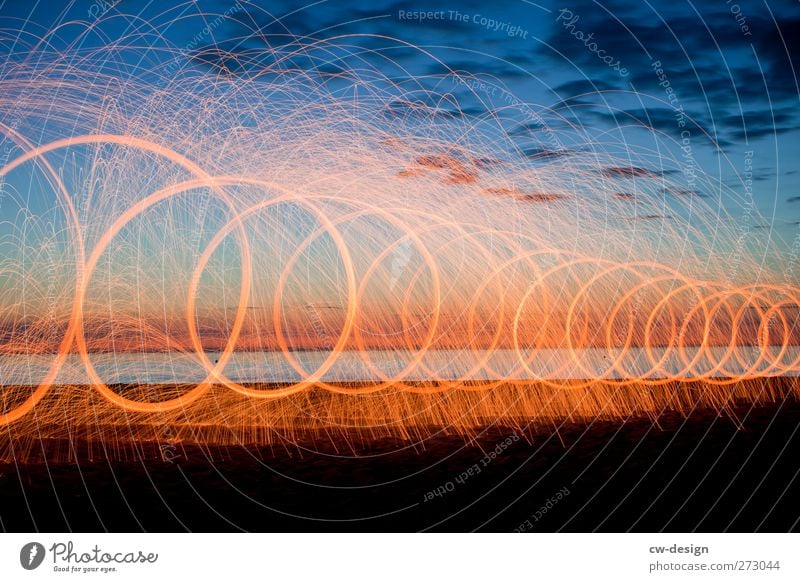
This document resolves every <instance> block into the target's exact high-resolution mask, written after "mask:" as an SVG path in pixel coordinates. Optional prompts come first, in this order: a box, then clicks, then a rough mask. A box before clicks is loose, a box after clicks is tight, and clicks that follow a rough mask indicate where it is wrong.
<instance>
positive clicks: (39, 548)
mask: <svg viewBox="0 0 800 582" xmlns="http://www.w3.org/2000/svg"><path fill="white" fill-rule="evenodd" d="M44 554H45V551H44V546H43V545H42V544H40V543H39V542H30V543H27V544H25V545H24V546H22V549H21V550H20V551H19V563H20V564H22V567H23V568H25V569H26V570H35V569H36V568H38V567H39V566H41V565H42V562H43V561H44Z"/></svg>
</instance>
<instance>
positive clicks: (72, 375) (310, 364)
mask: <svg viewBox="0 0 800 582" xmlns="http://www.w3.org/2000/svg"><path fill="white" fill-rule="evenodd" d="M575 353H576V354H577V356H578V359H579V361H580V363H581V364H580V365H577V364H575V363H574V361H573V360H572V359H571V358H570V353H569V351H568V350H561V349H549V350H540V351H538V352H536V354H535V355H533V356H532V358H531V361H530V363H529V368H530V370H531V371H532V372H531V371H528V370H526V369H525V368H524V367H523V366H522V365H521V364H520V361H519V358H518V356H517V354H516V352H515V351H514V350H496V351H494V352H492V353H491V354H490V355H489V357H488V360H487V364H486V365H485V366H481V367H478V368H477V369H474V368H475V367H476V364H477V363H478V362H480V360H481V359H482V358H484V357H486V352H480V351H459V350H435V351H430V352H428V353H427V354H426V355H425V357H424V358H423V360H422V365H417V366H416V367H415V368H414V369H413V370H412V371H411V373H408V374H404V375H403V377H404V378H405V379H407V380H430V379H432V378H433V379H441V380H447V379H455V378H465V379H470V380H494V379H498V378H509V379H532V378H548V379H586V378H590V377H597V376H599V375H600V374H603V373H604V372H606V371H607V370H608V369H609V368H610V366H611V362H612V361H613V359H614V358H615V357H616V353H615V352H612V353H609V352H608V351H607V350H605V349H596V348H590V349H582V350H576V351H575ZM713 353H714V354H715V357H720V356H722V355H723V354H724V353H725V349H724V348H715V349H714V350H713ZM740 353H741V356H742V358H743V359H744V360H745V364H748V363H753V362H755V361H756V359H757V357H758V350H757V349H756V348H745V349H743V350H742V352H740ZM655 354H656V355H657V356H658V357H660V356H661V355H662V354H663V351H661V350H660V349H659V350H656V351H655ZM688 355H689V356H693V355H694V352H692V351H691V350H689V351H688ZM798 355H800V347H798V346H793V347H791V348H790V349H789V350H788V351H787V353H786V355H785V356H784V358H783V362H786V363H788V362H791V361H792V360H794V359H795V358H797V357H798ZM207 356H208V358H209V359H210V360H211V361H212V362H214V361H216V359H217V358H218V357H219V354H218V353H208V354H207ZM293 356H294V357H295V358H296V359H297V361H298V363H299V365H300V366H301V367H302V369H304V370H306V372H307V373H309V374H310V373H312V372H314V371H315V370H316V369H317V368H318V367H319V366H320V365H321V364H322V362H323V361H324V359H325V358H326V357H327V353H323V352H317V351H298V352H293ZM413 357H414V354H413V353H411V352H408V351H377V350H372V351H369V352H365V353H361V352H345V353H344V354H342V355H341V356H340V357H339V358H338V359H337V360H336V362H335V364H334V365H333V366H331V367H330V369H328V371H327V372H325V373H324V374H323V375H322V380H324V381H327V382H369V381H380V380H381V379H382V378H381V374H383V375H385V376H387V377H396V376H398V375H399V374H401V372H403V370H404V368H406V367H407V365H408V363H409V362H410V361H411V359H412V358H413ZM366 358H368V359H369V360H370V361H371V362H372V365H373V366H374V367H375V368H377V370H378V371H379V373H376V372H375V371H374V370H373V369H371V368H370V366H369V365H367V364H366V363H365V361H364V360H365V359H366ZM52 362H53V356H52V355H41V356H39V355H37V356H20V355H11V356H0V384H1V385H9V384H17V385H19V384H25V385H27V384H38V383H39V382H40V381H41V380H42V379H43V378H44V376H45V374H46V373H47V370H48V369H49V367H50V365H51V364H52ZM92 362H93V364H94V367H95V369H96V370H97V372H98V374H99V375H100V377H101V378H103V380H104V381H105V382H106V383H109V384H115V383H144V384H155V383H173V382H175V383H194V382H200V381H202V380H204V379H205V377H206V372H205V371H204V368H203V366H202V364H201V363H200V361H199V359H198V358H197V357H196V356H194V355H186V354H179V353H129V354H110V353H109V354H94V355H93V356H92ZM650 365H651V364H650V362H649V360H648V358H647V355H646V353H645V352H644V350H642V349H639V348H633V349H631V350H629V353H628V354H627V355H626V356H625V359H624V361H623V366H624V368H625V369H626V370H628V371H629V372H630V374H631V375H633V374H635V375H641V374H644V373H646V372H647V371H648V370H649V369H650ZM748 365H749V364H748ZM663 367H664V368H665V369H666V370H668V372H669V374H670V375H675V374H677V373H679V372H680V371H681V370H682V369H683V367H684V365H683V364H682V363H681V361H680V360H679V359H678V357H677V354H675V353H674V351H673V352H672V353H671V355H670V357H669V358H668V360H667V361H666V362H665V363H664V364H663ZM711 367H712V364H711V363H710V362H708V361H707V360H705V358H703V359H702V361H701V362H700V363H699V364H698V366H697V368H698V369H700V370H701V371H704V370H708V369H710V368H711ZM766 367H767V364H765V363H762V365H761V366H759V370H764V369H765V368H766ZM726 369H727V370H728V371H729V372H731V373H738V372H740V371H741V370H744V369H745V367H744V366H743V365H742V364H741V363H739V362H738V361H737V360H736V359H735V358H731V360H730V364H728V365H726ZM224 374H225V375H226V376H227V377H229V378H230V379H232V380H234V381H236V382H242V383H249V382H252V383H290V382H296V381H299V380H301V379H302V376H301V374H300V373H299V372H297V371H296V370H295V369H293V368H292V366H291V365H290V364H289V362H288V361H287V360H286V358H285V357H284V355H283V354H281V353H280V352H238V353H234V354H233V356H232V357H231V359H230V361H229V362H228V364H227V365H226V367H225V369H224ZM791 375H798V373H797V372H796V371H795V372H793V373H792V374H791ZM609 377H610V378H619V377H620V374H619V373H614V374H612V375H610V376H609ZM87 382H88V376H87V374H86V371H85V370H84V368H83V365H82V364H81V362H80V359H79V357H78V356H77V355H71V356H70V357H69V358H68V359H67V361H66V362H65V363H64V365H63V367H62V369H61V371H60V372H59V375H58V377H57V378H56V383H59V384H83V383H87Z"/></svg>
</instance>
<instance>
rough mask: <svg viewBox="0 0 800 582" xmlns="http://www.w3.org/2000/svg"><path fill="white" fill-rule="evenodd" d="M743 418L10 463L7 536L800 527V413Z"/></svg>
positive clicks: (2, 476)
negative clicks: (11, 533)
mask: <svg viewBox="0 0 800 582" xmlns="http://www.w3.org/2000/svg"><path fill="white" fill-rule="evenodd" d="M732 412H733V416H732V417H725V416H720V415H718V414H717V413H716V412H713V411H710V410H700V411H695V412H693V413H692V414H690V415H689V416H688V418H685V417H684V416H682V415H680V414H678V413H667V414H664V415H662V417H661V418H660V419H659V421H658V425H657V426H655V425H654V424H653V422H652V420H651V419H649V418H644V417H642V418H632V419H628V420H627V421H624V422H616V421H602V422H595V423H592V424H590V425H587V424H578V423H575V424H569V425H567V424H565V425H563V426H561V427H560V428H559V430H558V431H557V432H556V431H550V432H549V433H545V432H538V433H535V434H532V435H530V434H529V435H525V434H522V435H520V434H518V433H516V432H514V431H512V430H510V429H508V430H506V429H501V428H491V429H487V430H486V431H485V432H484V434H482V435H481V436H479V437H478V438H477V439H476V440H475V441H473V442H471V443H470V442H465V438H464V437H463V436H459V435H452V436H448V435H444V434H442V435H438V436H435V437H433V438H430V439H428V440H427V441H425V442H424V443H417V444H415V443H410V442H406V441H401V440H397V439H380V440H376V441H373V442H369V443H368V444H363V445H362V446H359V447H354V448H350V447H348V446H347V445H346V444H344V443H341V444H338V443H336V441H335V439H334V440H333V441H331V440H330V439H329V440H328V441H327V442H326V441H325V440H324V439H321V438H319V435H315V436H314V437H313V438H309V439H308V443H307V444H308V445H309V446H308V447H306V446H305V445H302V444H301V445H300V446H299V447H298V446H297V445H296V444H288V443H287V445H286V446H281V445H280V444H278V445H276V444H273V445H272V446H271V447H261V448H258V447H252V446H249V447H236V446H227V447H211V448H206V449H204V448H201V447H197V446H186V445H184V446H182V447H181V448H180V449H178V448H176V449H175V450H171V451H167V453H168V454H167V455H161V458H156V453H157V454H160V453H161V451H151V453H153V454H151V453H147V454H140V453H141V451H139V452H137V449H134V448H130V450H128V451H117V453H120V452H121V453H122V455H121V457H120V456H119V455H118V457H117V458H118V460H116V461H114V462H108V461H106V460H102V459H101V460H95V461H88V460H86V459H85V458H84V459H81V460H79V462H78V463H73V464H69V463H58V464H53V463H49V464H46V463H43V462H39V463H28V464H25V465H19V466H15V465H14V464H3V465H0V499H2V500H3V502H2V505H1V506H0V507H2V509H0V521H1V523H0V528H1V529H2V530H5V531H36V530H38V531H54V532H62V531H104V530H108V531H141V530H145V531H186V530H191V531H217V530H223V531H238V530H240V529H243V530H248V531H418V530H434V531H470V530H475V529H477V530H483V531H514V530H515V529H522V530H527V531H540V532H552V531H595V530H597V531H628V530H633V531H662V530H664V531H695V530H696V531H712V532H713V531H789V530H796V529H797V528H798V519H800V503H799V502H797V499H798V494H800V479H798V478H797V477H798V473H800V434H798V433H799V432H800V404H798V403H797V402H796V401H794V400H786V401H784V402H782V403H775V404H772V405H766V406H757V407H752V408H751V407H746V408H745V407H740V408H738V409H736V410H734V411H732ZM740 422H741V424H740ZM514 439H518V440H514ZM503 443H505V445H503ZM63 446H67V444H66V443H64V445H63ZM493 452H494V454H493ZM172 456H174V457H175V458H173V459H171V461H170V459H169V458H168V457H172ZM80 457H81V455H79V458H80ZM119 459H127V460H119ZM164 459H167V460H164ZM475 467H478V469H479V471H475V469H474V468H475ZM470 468H472V469H473V471H472V472H471V473H470V472H469V469H470ZM565 490H566V491H568V494H564V491H565ZM559 492H562V494H561V497H560V498H558V499H556V498H557V497H558V493H559ZM554 499H555V502H554V501H553V500H554ZM548 505H549V506H550V507H547V506H548ZM543 508H544V510H545V511H544V512H543V511H542V509H543Z"/></svg>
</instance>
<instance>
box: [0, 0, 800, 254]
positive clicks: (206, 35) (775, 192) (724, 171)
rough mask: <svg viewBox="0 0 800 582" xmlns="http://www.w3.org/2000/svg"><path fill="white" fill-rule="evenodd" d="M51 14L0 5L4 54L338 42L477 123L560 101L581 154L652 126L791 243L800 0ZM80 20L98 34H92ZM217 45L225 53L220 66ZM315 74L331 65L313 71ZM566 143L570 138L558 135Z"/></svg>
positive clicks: (467, 1)
mask: <svg viewBox="0 0 800 582" xmlns="http://www.w3.org/2000/svg"><path fill="white" fill-rule="evenodd" d="M56 5H57V2H53V1H50V0H48V1H46V2H45V1H39V2H28V1H24V2H23V1H19V0H16V1H15V0H12V1H5V2H2V3H0V26H1V27H2V35H0V38H2V43H0V52H4V53H6V54H8V53H9V52H17V53H18V52H19V51H20V50H21V47H23V46H24V45H25V44H26V43H27V42H30V41H31V39H32V38H34V37H41V36H43V35H45V34H46V33H47V32H48V31H51V33H53V31H54V33H53V34H51V36H49V37H48V38H49V40H50V41H51V42H52V43H53V44H54V45H55V46H70V45H73V46H74V45H75V44H78V45H81V46H91V45H96V44H102V43H103V42H106V41H107V40H108V39H115V38H121V37H126V36H130V35H134V36H135V35H138V34H149V33H148V31H150V30H152V29H151V27H154V29H155V30H157V32H158V34H157V35H149V36H146V37H142V38H143V39H144V38H146V41H145V42H146V43H149V44H151V45H152V46H158V45H168V46H171V47H173V49H174V48H177V49H179V50H181V51H182V53H184V54H185V56H186V59H187V62H191V63H192V64H191V66H197V67H208V66H212V67H223V68H226V69H227V70H230V71H233V73H234V74H236V73H239V74H245V73H246V72H247V69H248V67H254V66H257V65H258V64H259V63H257V62H256V61H257V60H258V58H259V57H256V56H254V55H259V54H263V49H264V47H265V46H268V47H270V48H272V49H277V50H278V51H280V49H281V48H282V46H283V45H286V46H287V47H289V46H290V43H292V42H294V41H295V39H296V37H303V38H310V39H326V38H332V37H340V36H347V37H348V38H347V39H346V41H339V42H345V43H346V44H348V45H350V46H351V47H354V48H353V49H352V50H365V51H374V52H369V53H366V54H362V55H360V56H359V58H363V59H364V60H365V61H370V62H372V63H373V64H375V66H376V67H378V68H380V69H381V70H383V71H385V73H386V74H387V75H390V76H396V77H397V78H400V77H402V76H403V75H410V76H413V77H416V78H417V79H425V82H426V83H428V84H429V86H431V87H434V88H436V89H437V90H439V91H444V90H447V91H450V92H452V93H454V94H455V95H456V97H457V103H458V110H459V114H462V113H466V114H468V115H476V116H480V115H481V114H482V113H483V112H484V111H483V109H484V108H485V107H486V106H487V104H489V103H491V104H492V105H494V106H498V105H499V106H502V105H503V104H504V103H505V105H509V104H512V105H515V106H516V105H518V104H519V103H522V102H524V103H531V104H535V105H537V106H545V107H553V108H555V113H556V114H557V115H555V116H553V117H550V118H548V123H550V122H551V120H552V123H553V124H554V125H553V127H556V125H557V123H558V122H559V117H560V118H561V119H560V122H561V123H563V124H564V125H567V124H568V123H570V124H574V125H575V126H577V127H578V128H579V129H580V135H581V137H580V138H579V139H578V138H576V140H575V142H574V143H575V144H577V145H580V142H581V140H583V141H587V140H588V141H589V142H591V143H607V144H617V145H619V144H625V145H631V146H633V147H634V148H636V149H638V150H640V151H649V150H651V149H652V150H653V151H654V155H655V154H656V153H658V151H657V147H658V146H656V145H654V144H655V142H654V141H653V139H652V131H653V130H655V131H657V132H660V135H662V136H663V137H664V138H666V141H667V142H669V141H673V142H674V145H675V148H674V150H673V151H671V152H670V154H669V155H671V156H672V157H673V159H676V160H678V161H679V162H681V161H682V163H684V164H686V163H688V162H687V159H688V158H687V157H686V156H685V155H683V153H682V151H681V146H682V145H684V146H686V145H688V146H689V148H690V156H691V163H693V164H695V163H696V164H697V165H698V166H699V168H701V169H702V171H703V172H705V173H707V174H708V175H709V176H712V177H714V178H719V179H720V180H722V182H723V183H725V184H726V185H727V186H729V187H731V188H732V189H733V191H735V192H736V193H738V194H739V195H741V196H743V197H745V198H746V197H747V196H748V192H749V190H748V185H747V184H745V183H744V180H743V179H744V178H745V175H744V174H745V172H748V171H750V169H752V172H753V175H752V179H753V182H752V197H753V201H754V203H755V205H756V207H757V208H758V209H759V210H760V212H761V213H762V214H763V215H764V217H765V219H764V220H760V221H756V222H754V223H753V224H751V225H749V227H750V228H752V229H760V230H762V231H763V234H764V235H766V236H771V233H772V232H773V231H774V232H775V233H776V234H779V235H780V236H781V237H782V238H784V239H785V240H786V241H788V243H789V244H791V241H792V240H793V239H794V238H795V236H797V234H798V233H800V223H799V221H800V173H799V172H798V170H800V163H798V157H799V156H800V147H798V136H800V131H799V130H800V108H799V107H798V99H799V98H800V89H799V88H798V77H797V69H796V67H797V65H796V63H797V62H798V61H799V60H798V45H800V3H798V2H796V1H793V0H770V1H769V2H763V1H761V2H755V1H751V2H748V1H745V0H740V1H738V2H734V1H730V2H726V1H725V0H718V1H716V0H715V1H713V2H696V3H692V2H688V1H686V0H670V1H659V2H648V1H647V0H643V1H642V2H639V1H625V2H623V1H620V0H612V1H603V2H594V1H592V0H569V1H568V2H563V3H562V2H558V3H554V2H528V1H525V0H497V1H494V2H478V1H471V0H457V1H451V2H441V1H438V0H426V1H424V2H402V1H400V2H398V1H391V0H390V1H386V0H369V1H320V2H315V3H309V4H303V3H298V2H289V1H282V2H281V1H263V2H254V3H252V4H244V3H243V4H242V5H241V6H237V5H235V4H234V3H233V2H228V1H226V0H213V1H212V0H209V1H207V2H206V1H198V2H187V3H174V4H173V3H166V2H163V1H157V2H156V1H152V2H149V1H147V0H120V1H118V2H114V1H113V0H112V1H111V2H106V1H105V0H98V1H94V2H91V1H88V0H86V1H76V2H71V3H65V4H64V5H63V6H64V7H63V9H61V10H60V11H59V9H57V8H56ZM226 13H227V16H224V17H221V16H220V15H221V14H226ZM423 16H424V18H423ZM98 22H99V25H97V23H98ZM87 26H96V28H94V29H93V30H92V31H91V32H90V33H88V34H87ZM20 31H23V32H21V33H20ZM381 37H391V38H392V39H398V40H399V41H402V42H407V43H410V44H411V45H415V47H416V48H412V47H407V46H404V45H403V44H402V42H400V43H398V40H387V39H384V38H381ZM217 49H223V50H225V51H226V53H225V55H226V56H225V57H224V58H219V52H218V51H217ZM420 49H422V51H424V52H422V51H421V50H420ZM287 50H288V48H287ZM198 53H200V54H201V55H202V57H201V58H198V57H197V55H198ZM425 53H430V54H425ZM273 54H274V53H273ZM237 59H238V60H237ZM387 59H390V61H391V64H388V63H389V61H388V60H387ZM437 59H438V60H440V61H441V62H437ZM299 66H303V65H299ZM315 66H318V67H320V68H321V69H325V67H328V69H330V70H335V67H336V65H335V63H330V64H327V65H325V64H320V62H319V61H317V62H316V63H315ZM450 69H453V70H458V71H460V72H467V73H470V74H473V75H475V76H476V77H475V80H474V81H471V83H472V84H471V85H470V86H460V85H458V84H456V83H453V82H452V81H448V82H449V83H450V85H443V84H442V81H441V78H442V76H443V75H445V74H446V73H448V72H449V70H450ZM437 80H438V84H437ZM483 83H485V84H483ZM517 100H518V101H517ZM528 125H529V126H528V127H525V124H519V123H518V124H517V126H516V127H512V128H511V131H513V132H515V133H514V135H515V136H516V138H518V139H519V143H520V148H521V149H522V150H523V151H526V152H528V154H529V155H530V156H531V157H532V158H537V159H539V160H546V159H548V157H549V156H551V155H554V153H553V152H552V151H551V150H553V149H556V148H555V147H551V146H550V145H548V143H547V141H546V140H543V139H542V137H541V136H537V135H535V134H536V133H537V131H540V130H541V127H538V125H540V124H539V122H538V121H536V122H531V123H530V124H528ZM558 131H562V130H561V129H559V130H558ZM560 135H562V136H566V135H567V132H563V131H562V133H561V134H560ZM560 145H563V146H564V147H569V146H570V145H572V144H571V143H570V141H569V138H566V140H565V141H564V142H563V143H560ZM608 147H609V148H611V147H612V146H611V145H609V146H608ZM623 149H624V148H623ZM623 153H624V152H623ZM679 177H680V176H679ZM684 177H686V176H684ZM689 186H690V187H692V185H691V184H690V185H689ZM696 189H697V190H698V195H704V196H709V195H713V192H711V193H709V192H704V191H702V188H700V187H697V188H696Z"/></svg>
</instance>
